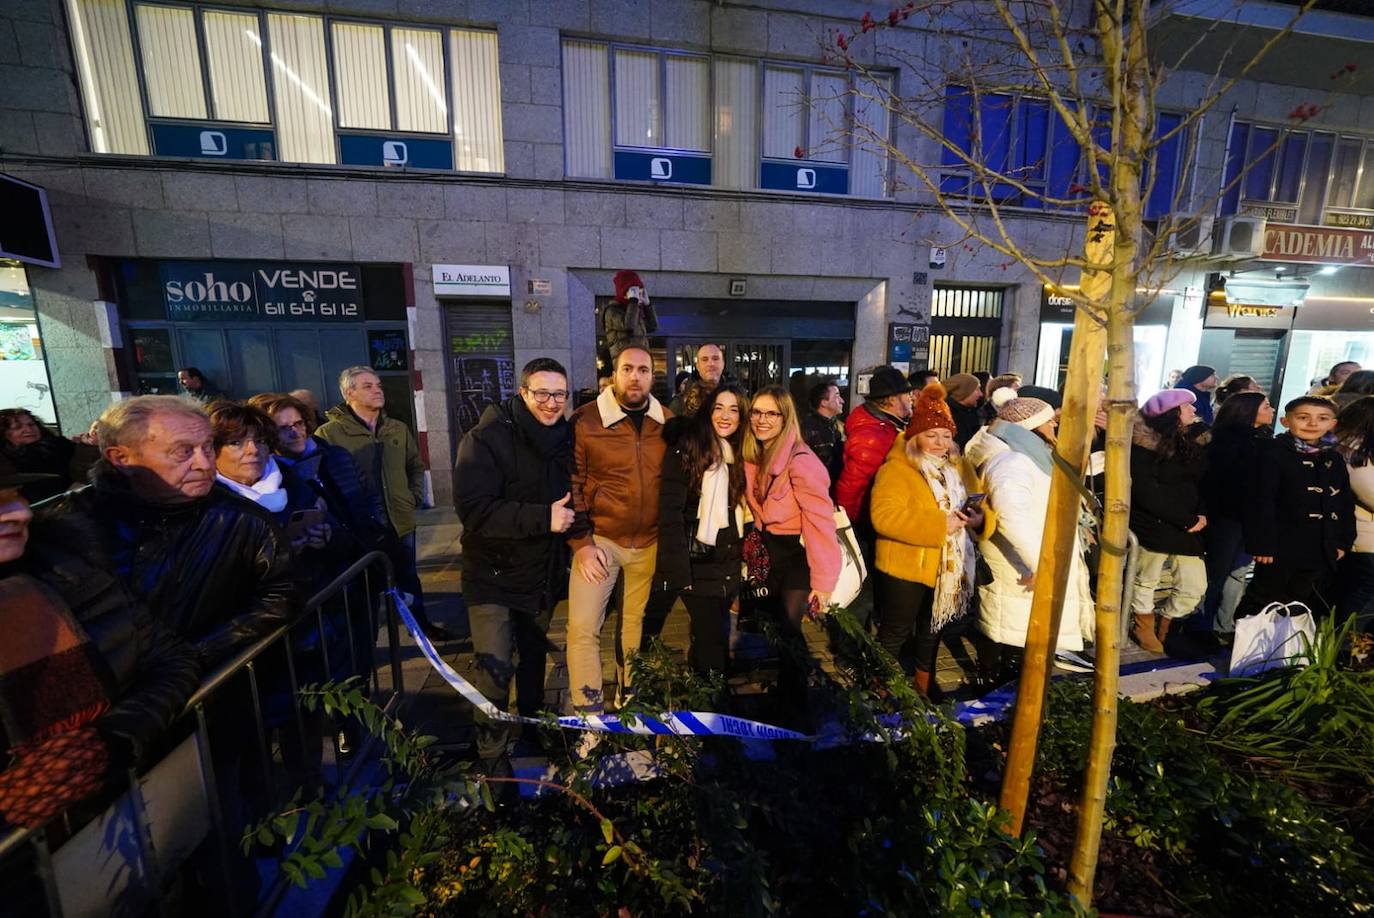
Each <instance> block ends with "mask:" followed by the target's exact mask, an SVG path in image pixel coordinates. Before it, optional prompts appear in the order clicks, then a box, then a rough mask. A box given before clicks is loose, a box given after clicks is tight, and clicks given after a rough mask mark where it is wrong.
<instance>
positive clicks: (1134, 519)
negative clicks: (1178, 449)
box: [1131, 416, 1209, 557]
mask: <svg viewBox="0 0 1374 918" xmlns="http://www.w3.org/2000/svg"><path fill="white" fill-rule="evenodd" d="M1189 436H1190V437H1191V438H1193V439H1194V440H1195V441H1196V442H1198V443H1200V444H1201V443H1205V441H1206V439H1207V437H1208V436H1209V435H1208V434H1207V432H1206V428H1205V427H1204V426H1203V425H1196V426H1195V428H1194V429H1193V430H1192V431H1190V432H1189ZM1159 449H1160V437H1159V435H1158V434H1157V433H1155V432H1154V431H1153V430H1151V429H1150V428H1149V427H1147V426H1146V424H1145V422H1144V420H1143V419H1141V418H1140V417H1139V416H1137V417H1136V420H1135V430H1134V431H1133V432H1132V434H1131V531H1132V532H1134V533H1135V536H1136V538H1137V539H1139V540H1140V547H1141V548H1144V549H1147V550H1148V551H1153V552H1159V553H1161V554H1168V555H1193V556H1196V557H1201V556H1202V554H1203V552H1204V551H1205V549H1206V545H1205V542H1204V541H1203V537H1202V532H1201V530H1199V531H1197V532H1188V530H1189V529H1190V528H1192V527H1193V526H1195V525H1196V524H1197V521H1198V517H1200V516H1206V515H1207V512H1206V509H1205V506H1204V503H1203V498H1202V476H1203V475H1204V474H1205V473H1206V471H1207V460H1206V457H1205V456H1204V455H1199V456H1198V457H1197V458H1195V459H1192V460H1188V459H1184V458H1183V457H1181V456H1178V455H1171V456H1168V457H1165V456H1162V455H1160V452H1159Z"/></svg>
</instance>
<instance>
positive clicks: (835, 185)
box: [759, 160, 849, 194]
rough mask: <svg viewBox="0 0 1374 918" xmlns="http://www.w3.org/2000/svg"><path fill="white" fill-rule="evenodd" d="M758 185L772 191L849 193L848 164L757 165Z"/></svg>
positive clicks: (779, 163) (765, 161)
mask: <svg viewBox="0 0 1374 918" xmlns="http://www.w3.org/2000/svg"><path fill="white" fill-rule="evenodd" d="M759 187H760V188H768V189H771V190H773V191H817V192H821V193H823V194H849V167H848V166H819V165H816V164H814V163H808V164H807V165H804V166H799V165H797V164H796V163H783V162H770V161H768V160H764V161H763V163H761V164H760V166H759Z"/></svg>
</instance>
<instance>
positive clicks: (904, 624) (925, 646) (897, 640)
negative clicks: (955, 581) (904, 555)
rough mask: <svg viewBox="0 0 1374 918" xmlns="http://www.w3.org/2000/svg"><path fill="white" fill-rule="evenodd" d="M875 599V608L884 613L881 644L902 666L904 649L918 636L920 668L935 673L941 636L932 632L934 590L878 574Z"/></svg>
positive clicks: (882, 615) (917, 650) (880, 620)
mask: <svg viewBox="0 0 1374 918" xmlns="http://www.w3.org/2000/svg"><path fill="white" fill-rule="evenodd" d="M873 599H874V608H875V609H877V610H878V611H879V612H880V613H881V617H879V619H878V643H879V644H881V645H882V646H883V649H884V650H886V651H887V652H888V653H889V654H891V655H892V659H894V660H896V661H897V662H898V664H899V665H900V664H901V660H902V648H904V647H905V646H906V642H907V641H908V640H910V639H912V638H913V637H914V638H915V644H916V668H917V669H919V670H921V671H923V672H933V671H934V670H935V659H936V657H937V656H938V655H939V653H940V633H939V632H938V631H932V630H931V614H932V609H933V603H934V599H935V591H934V589H933V588H932V587H929V586H926V585H925V584H924V583H916V582H915V581H912V580H903V579H901V578H900V577H893V576H892V575H891V574H884V573H883V572H882V571H874V572H873Z"/></svg>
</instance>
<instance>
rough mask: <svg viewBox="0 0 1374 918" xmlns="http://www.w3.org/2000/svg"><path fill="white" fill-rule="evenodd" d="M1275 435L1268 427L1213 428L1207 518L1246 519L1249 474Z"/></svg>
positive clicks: (1206, 481)
mask: <svg viewBox="0 0 1374 918" xmlns="http://www.w3.org/2000/svg"><path fill="white" fill-rule="evenodd" d="M1273 438H1274V432H1273V431H1272V430H1271V429H1269V428H1268V427H1213V428H1212V442H1210V443H1208V444H1207V473H1206V474H1205V475H1203V478H1202V492H1203V494H1205V495H1206V497H1207V519H1208V520H1209V521H1210V520H1214V519H1218V520H1234V521H1235V522H1237V523H1239V522H1241V521H1242V520H1244V519H1245V514H1246V512H1247V508H1248V507H1249V505H1250V501H1251V495H1250V475H1251V473H1252V472H1253V471H1254V469H1255V461H1256V458H1257V457H1258V456H1259V454H1260V451H1261V450H1263V449H1264V446H1265V444H1267V443H1268V442H1269V441H1270V440H1272V439H1273Z"/></svg>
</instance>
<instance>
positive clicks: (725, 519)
mask: <svg viewBox="0 0 1374 918" xmlns="http://www.w3.org/2000/svg"><path fill="white" fill-rule="evenodd" d="M716 442H717V443H719V444H720V461H719V462H717V463H715V464H714V465H712V466H711V467H710V468H709V469H707V470H706V472H705V474H703V475H702V476H701V500H700V501H698V502H697V541H698V542H700V543H702V544H703V545H715V544H716V533H718V532H720V531H721V530H722V529H724V528H725V527H726V526H729V525H730V466H731V465H732V464H733V463H734V461H735V452H734V450H732V449H731V448H730V444H729V443H728V442H727V441H725V440H722V439H720V438H719V437H717V438H716Z"/></svg>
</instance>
